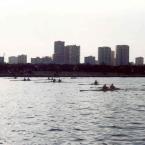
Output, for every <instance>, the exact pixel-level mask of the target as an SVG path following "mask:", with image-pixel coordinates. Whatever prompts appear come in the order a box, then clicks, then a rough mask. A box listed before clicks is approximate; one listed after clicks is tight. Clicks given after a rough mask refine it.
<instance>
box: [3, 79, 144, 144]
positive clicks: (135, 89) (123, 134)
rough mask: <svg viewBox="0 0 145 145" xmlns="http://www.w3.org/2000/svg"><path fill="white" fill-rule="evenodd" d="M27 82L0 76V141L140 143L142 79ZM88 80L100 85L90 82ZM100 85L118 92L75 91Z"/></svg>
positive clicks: (42, 80)
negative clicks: (112, 87)
mask: <svg viewBox="0 0 145 145" xmlns="http://www.w3.org/2000/svg"><path fill="white" fill-rule="evenodd" d="M22 79H23V78H18V80H22ZM31 80H32V81H29V82H27V81H26V82H24V81H11V79H8V78H1V79H0V82H1V86H0V119H1V121H0V128H1V130H0V144H4V145H80V144H83V145H96V144H100V145H105V144H109V145H116V144H117V145H118V144H119V145H120V144H121V145H126V144H130V145H131V144H135V145H141V144H143V143H144V142H145V136H144V134H145V122H144V120H145V86H144V85H145V83H144V82H145V79H143V78H77V79H71V78H62V80H63V82H62V83H50V82H48V80H47V79H45V78H32V79H31ZM94 80H98V82H99V83H100V85H98V86H92V85H90V84H91V83H93V82H94ZM105 83H106V84H111V83H114V84H115V85H116V86H117V87H119V88H122V90H119V91H114V92H101V91H87V92H80V90H83V89H84V90H87V89H89V90H91V89H93V90H94V89H98V88H100V87H101V86H102V85H103V84H105ZM79 84H85V85H79ZM87 84H88V85H87Z"/></svg>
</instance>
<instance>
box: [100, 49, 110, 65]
mask: <svg viewBox="0 0 145 145" xmlns="http://www.w3.org/2000/svg"><path fill="white" fill-rule="evenodd" d="M98 63H99V64H100V65H111V48H110V47H99V48H98Z"/></svg>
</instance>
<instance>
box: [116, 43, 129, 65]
mask: <svg viewBox="0 0 145 145" xmlns="http://www.w3.org/2000/svg"><path fill="white" fill-rule="evenodd" d="M128 64H129V46H128V45H117V46H116V65H117V66H119V65H128Z"/></svg>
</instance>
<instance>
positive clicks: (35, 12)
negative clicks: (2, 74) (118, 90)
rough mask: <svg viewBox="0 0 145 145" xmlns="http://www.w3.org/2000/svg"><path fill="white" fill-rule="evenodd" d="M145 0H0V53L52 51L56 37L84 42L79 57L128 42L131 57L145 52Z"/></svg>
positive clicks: (32, 54)
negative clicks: (100, 47) (98, 49)
mask: <svg viewBox="0 0 145 145" xmlns="http://www.w3.org/2000/svg"><path fill="white" fill-rule="evenodd" d="M144 6H145V1H144V0H140V1H137V0H132V1H130V0H122V1H116V0H109V1H108V0H92V1H91V2H90V1H89V0H85V1H84V0H74V1H68V0H61V2H58V1H56V0H41V1H40V0H35V1H34V0H29V1H28V0H13V2H12V1H10V0H5V1H3V0H2V1H0V18H1V19H0V21H1V22H0V32H1V33H0V54H1V55H3V53H5V54H6V57H7V56H13V55H18V54H22V53H24V54H28V56H29V61H30V58H31V57H36V56H45V55H46V54H48V55H49V56H51V55H52V54H53V42H54V41H55V40H65V41H66V44H77V45H80V46H81V51H82V53H81V62H83V59H84V57H85V56H87V55H94V56H96V57H97V55H98V54H97V51H96V49H97V47H99V46H104V45H105V46H109V47H111V48H112V50H115V46H116V45H117V44H119V45H123V44H127V45H129V46H130V56H131V58H130V60H131V61H134V58H135V57H137V56H143V57H145V50H144V49H145V48H144V47H145V42H144V38H145V29H144V26H145V20H144V16H145V9H144Z"/></svg>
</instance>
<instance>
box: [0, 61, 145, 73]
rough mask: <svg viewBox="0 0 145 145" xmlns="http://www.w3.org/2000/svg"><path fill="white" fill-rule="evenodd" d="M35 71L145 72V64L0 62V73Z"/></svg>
mask: <svg viewBox="0 0 145 145" xmlns="http://www.w3.org/2000/svg"><path fill="white" fill-rule="evenodd" d="M37 71H43V72H45V71H51V72H57V73H59V72H88V73H89V72H96V73H102V74H108V73H115V74H125V75H129V74H141V75H144V74H145V66H135V65H128V66H106V65H85V64H80V65H56V64H49V65H44V64H43V65H42V64H38V65H36V64H35V65H34V64H0V73H6V74H24V73H27V74H32V73H33V72H37Z"/></svg>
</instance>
